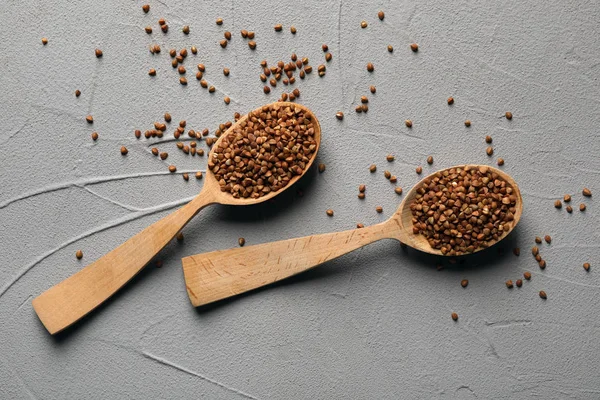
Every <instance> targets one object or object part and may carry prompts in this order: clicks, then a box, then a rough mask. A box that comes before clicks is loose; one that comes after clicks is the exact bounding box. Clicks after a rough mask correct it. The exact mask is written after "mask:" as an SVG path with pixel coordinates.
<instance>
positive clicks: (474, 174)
mask: <svg viewBox="0 0 600 400" xmlns="http://www.w3.org/2000/svg"><path fill="white" fill-rule="evenodd" d="M516 202H517V196H516V195H515V194H513V189H512V188H511V187H510V186H509V185H507V183H506V181H505V180H503V179H502V178H501V177H500V176H499V175H498V174H497V173H495V172H493V171H492V170H490V169H489V168H488V167H486V166H479V167H466V168H451V169H449V170H444V171H441V172H438V173H437V174H435V175H434V176H433V177H432V178H428V179H425V180H424V181H423V182H422V183H421V184H420V185H419V188H418V189H417V194H416V196H415V199H414V201H413V203H412V204H411V206H410V209H411V212H412V216H413V218H412V223H413V233H415V234H421V235H423V236H425V237H426V238H427V241H428V242H429V244H430V245H431V247H433V248H434V249H438V250H440V251H441V252H442V254H445V255H461V254H466V253H472V252H474V251H475V250H477V249H480V248H485V247H488V245H489V244H490V243H491V242H494V241H496V240H498V238H499V237H501V236H502V235H503V234H504V232H508V231H510V230H511V227H512V223H513V220H514V214H515V212H516Z"/></svg>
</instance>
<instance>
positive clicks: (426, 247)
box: [386, 164, 523, 256]
mask: <svg viewBox="0 0 600 400" xmlns="http://www.w3.org/2000/svg"><path fill="white" fill-rule="evenodd" d="M482 167H483V168H487V169H488V170H489V171H491V172H495V173H496V174H498V176H499V177H500V178H501V179H502V180H504V181H505V182H506V184H507V186H508V187H510V188H511V189H512V190H513V194H514V195H515V196H516V197H517V201H516V203H515V208H516V211H515V213H514V219H513V221H512V223H511V224H510V229H509V230H508V231H503V232H502V235H500V236H499V237H498V240H496V241H494V242H492V243H488V247H490V246H493V245H494V244H496V243H498V242H499V241H501V240H502V239H504V238H505V237H506V236H508V234H509V233H510V232H512V230H513V229H514V228H515V227H516V226H517V223H518V222H519V220H520V219H521V214H522V213H523V198H522V197H521V191H520V190H519V186H518V185H517V183H516V182H515V180H514V179H513V178H512V177H511V176H510V175H508V174H507V173H505V172H504V171H501V170H499V169H498V168H494V167H490V166H487V165H485V166H483V165H476V164H465V165H456V166H454V167H450V168H444V169H442V170H439V171H436V172H434V173H432V174H430V175H427V176H426V177H425V178H423V179H421V180H420V181H419V182H418V183H417V184H416V185H415V186H413V187H412V188H411V189H410V190H409V192H408V193H407V194H406V197H404V199H403V200H402V202H401V203H400V206H399V207H398V209H397V210H396V212H395V213H394V215H392V217H391V218H390V220H388V221H386V222H388V223H389V222H391V221H394V222H393V223H395V221H398V223H399V225H400V227H401V228H400V230H399V231H398V236H397V237H396V239H397V240H399V241H400V242H402V243H404V244H406V245H408V246H410V247H412V248H414V249H416V250H419V251H422V252H425V253H429V254H435V255H439V256H445V255H446V254H443V253H442V252H441V251H440V250H438V249H434V248H433V247H431V245H430V244H429V242H428V241H427V238H425V236H423V235H421V234H418V233H417V234H415V233H413V231H412V218H413V216H412V212H411V209H410V205H411V204H412V203H413V201H414V200H415V197H416V195H417V190H418V189H419V187H420V186H421V184H422V183H423V182H424V181H426V180H428V179H432V178H434V177H435V176H437V175H439V174H441V173H442V172H444V171H449V170H451V169H456V168H461V169H477V168H482ZM481 250H485V247H479V248H477V249H475V251H473V253H476V252H478V251H481ZM473 253H468V254H473Z"/></svg>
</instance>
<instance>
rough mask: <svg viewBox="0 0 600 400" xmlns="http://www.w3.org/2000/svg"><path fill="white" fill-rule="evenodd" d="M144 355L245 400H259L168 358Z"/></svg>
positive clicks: (147, 353) (144, 353) (146, 353)
mask: <svg viewBox="0 0 600 400" xmlns="http://www.w3.org/2000/svg"><path fill="white" fill-rule="evenodd" d="M142 355H143V356H144V357H146V358H148V359H150V360H153V361H155V362H157V363H159V364H162V365H165V366H167V367H171V368H174V369H176V370H178V371H181V372H184V373H186V374H188V375H192V376H195V377H197V378H200V379H202V380H204V381H207V382H210V383H212V384H213V385H217V386H219V387H220V388H223V389H225V390H227V391H229V392H231V393H235V394H237V395H238V396H240V397H243V398H245V399H253V400H257V398H256V397H254V396H252V395H250V394H248V393H245V392H242V391H241V390H238V389H236V388H234V387H231V386H228V385H226V384H224V383H221V382H219V381H216V380H214V379H212V378H209V377H208V376H206V375H202V374H200V373H198V372H194V371H192V370H190V369H187V368H185V367H183V366H181V365H178V364H176V363H174V362H172V361H169V360H167V359H166V358H161V357H158V356H155V355H154V354H152V353H149V352H147V351H144V352H142Z"/></svg>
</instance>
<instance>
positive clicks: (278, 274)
mask: <svg viewBox="0 0 600 400" xmlns="http://www.w3.org/2000/svg"><path fill="white" fill-rule="evenodd" d="M387 227H388V226H387V225H386V224H385V223H382V224H377V225H373V226H370V227H367V228H362V229H353V230H349V231H343V232H334V233H324V234H322V235H313V236H306V237H302V238H296V239H289V240H283V241H279V242H272V243H264V244H259V245H256V246H248V247H240V248H234V249H229V250H218V251H213V252H210V253H204V254H197V255H194V256H190V257H185V258H184V259H183V260H182V262H183V273H184V276H185V283H186V288H187V292H188V295H189V297H190V300H191V302H192V304H193V305H194V307H198V306H200V305H204V304H208V303H211V302H213V301H217V300H221V299H225V298H227V297H231V296H235V295H237V294H240V293H243V292H246V291H249V290H252V289H256V288H258V287H261V286H265V285H268V284H270V283H273V282H277V281H280V280H282V279H285V278H288V277H290V276H292V275H296V274H298V273H300V272H303V271H306V270H308V269H311V268H313V267H316V266H317V265H319V264H322V263H324V262H326V261H328V260H332V259H334V258H337V257H339V256H341V255H344V254H346V253H349V252H351V251H353V250H356V249H358V248H360V247H362V246H365V245H367V244H369V243H372V242H374V241H377V240H380V239H384V238H388V237H394V236H393V235H390V232H389V229H388V228H387Z"/></svg>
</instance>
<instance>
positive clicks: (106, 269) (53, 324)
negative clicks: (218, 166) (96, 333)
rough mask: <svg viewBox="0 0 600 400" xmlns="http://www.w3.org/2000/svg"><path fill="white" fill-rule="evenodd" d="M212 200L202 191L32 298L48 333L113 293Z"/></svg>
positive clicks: (77, 316)
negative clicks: (189, 200)
mask: <svg viewBox="0 0 600 400" xmlns="http://www.w3.org/2000/svg"><path fill="white" fill-rule="evenodd" d="M213 202H214V200H213V197H212V196H211V192H202V193H201V194H200V195H198V196H197V197H196V198H194V200H192V201H191V202H189V203H188V204H186V205H185V206H183V207H181V208H180V209H178V210H177V211H175V212H173V213H171V214H170V215H168V216H167V217H165V218H163V219H161V220H160V221H157V222H155V223H154V224H152V225H150V226H149V227H147V228H146V229H144V230H143V231H141V232H140V233H138V234H137V235H135V236H133V237H132V238H131V239H129V240H127V241H126V242H125V243H123V244H122V245H120V246H119V247H117V248H116V249H114V250H112V251H111V252H109V253H107V254H105V255H104V256H102V257H101V258H99V259H98V260H96V261H95V262H93V263H91V264H90V265H88V266H87V267H85V268H83V269H82V270H81V271H79V272H77V273H76V274H74V275H72V276H70V277H69V278H67V279H65V280H64V281H62V282H60V283H59V284H57V285H55V286H53V287H51V288H50V289H48V290H47V291H45V292H44V293H42V294H41V295H39V296H38V297H36V298H35V299H33V301H32V304H33V308H34V309H35V312H36V313H37V315H38V317H39V318H40V320H41V321H42V323H43V324H44V326H45V327H46V329H47V330H48V332H50V333H51V334H55V333H57V332H60V331H61V330H63V329H65V328H67V327H68V326H69V325H71V324H72V323H74V322H76V321H77V320H79V319H80V318H82V317H83V316H85V315H86V314H88V313H89V312H90V311H92V310H93V309H94V308H96V307H98V306H99V305H100V304H101V303H102V302H104V301H105V300H106V299H108V298H109V297H110V296H112V295H113V294H114V293H115V292H116V291H117V290H119V289H120V288H121V287H122V286H123V285H125V284H126V283H127V282H129V281H130V280H131V278H133V277H134V276H135V275H136V274H137V273H138V272H140V271H141V270H142V268H143V267H144V266H145V265H146V264H147V263H148V262H149V261H150V260H151V259H152V258H153V257H154V256H155V255H156V254H157V253H158V252H159V251H160V250H161V249H162V248H163V247H165V246H166V245H167V243H169V242H170V241H171V240H172V239H173V238H174V237H175V236H176V235H177V233H178V232H179V231H180V230H181V229H182V228H183V227H184V226H185V225H186V224H187V222H188V221H189V220H190V219H192V217H194V215H196V213H198V211H200V210H201V209H202V208H204V207H205V206H207V205H209V204H211V203H213Z"/></svg>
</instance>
